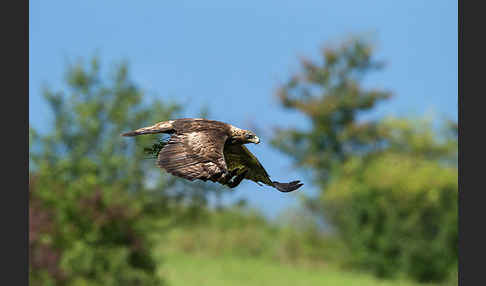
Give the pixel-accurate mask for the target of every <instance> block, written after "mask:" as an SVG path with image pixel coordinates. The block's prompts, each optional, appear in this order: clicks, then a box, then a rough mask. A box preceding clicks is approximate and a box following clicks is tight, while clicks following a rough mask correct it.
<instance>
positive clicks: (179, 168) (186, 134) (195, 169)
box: [122, 118, 303, 192]
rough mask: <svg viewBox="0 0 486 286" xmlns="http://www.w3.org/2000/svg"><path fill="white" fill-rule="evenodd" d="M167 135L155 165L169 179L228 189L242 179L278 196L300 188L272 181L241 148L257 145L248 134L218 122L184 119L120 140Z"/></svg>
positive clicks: (136, 131)
mask: <svg viewBox="0 0 486 286" xmlns="http://www.w3.org/2000/svg"><path fill="white" fill-rule="evenodd" d="M155 133H166V134H170V135H171V137H170V139H169V140H168V141H167V142H165V143H164V144H163V147H162V148H161V149H160V151H159V152H158V155H157V164H158V166H159V167H161V168H163V169H165V170H166V171H167V172H169V173H171V174H172V175H175V176H178V177H181V178H184V179H187V180H190V181H193V180H195V179H199V180H203V181H207V180H210V181H213V182H218V183H220V184H222V185H226V186H228V187H230V188H234V187H236V186H238V185H239V184H240V183H241V181H242V180H243V179H249V180H252V181H254V182H256V183H257V184H259V185H260V183H264V184H266V185H269V186H272V187H274V188H276V189H277V190H279V191H281V192H291V191H295V190H297V189H298V188H300V187H301V186H302V185H303V184H301V183H300V181H293V182H290V183H280V182H276V181H271V180H270V176H269V175H268V174H267V172H266V171H265V169H264V168H263V166H262V165H261V164H260V162H259V161H258V159H257V158H256V157H255V156H254V155H253V154H252V153H251V152H250V151H249V150H248V149H247V148H246V147H245V146H244V144H247V143H255V144H258V143H260V139H259V138H258V137H257V136H256V135H255V134H254V133H253V132H251V131H248V130H243V129H240V128H237V127H235V126H233V125H231V124H227V123H224V122H220V121H214V120H207V119H200V118H183V119H176V120H169V121H163V122H159V123H157V124H154V125H152V126H148V127H144V128H140V129H137V130H135V131H131V132H127V133H123V134H122V136H137V135H144V134H155Z"/></svg>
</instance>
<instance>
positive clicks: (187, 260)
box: [159, 253, 423, 286]
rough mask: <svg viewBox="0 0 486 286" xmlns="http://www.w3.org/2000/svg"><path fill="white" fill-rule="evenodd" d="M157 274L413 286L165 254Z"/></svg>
mask: <svg viewBox="0 0 486 286" xmlns="http://www.w3.org/2000/svg"><path fill="white" fill-rule="evenodd" d="M164 261H165V262H164V263H163V265H162V267H161V269H160V271H159V273H160V275H162V276H163V277H164V279H166V281H167V282H168V283H169V285H170V286H192V285H194V286H205V285H207V286H220V285H221V286H223V285H225V286H226V285H232V286H240V285H241V286H243V285H245V286H248V285H252V286H253V285H255V286H260V285H261V286H274V285H275V286H286V285H288V286H301V285H302V286H307V285H330V286H341V285H343V286H344V285H345V286H353V285H356V286H372V285H373V286H375V285H377V286H388V285H390V286H391V285H399V286H412V285H415V286H417V285H423V284H414V283H411V282H405V281H393V280H392V281H384V280H377V279H375V278H373V277H372V276H370V275H366V274H359V273H352V272H343V271H339V270H336V269H332V268H331V267H320V268H319V269H312V268H310V267H305V266H296V267H293V266H291V265H285V264H281V263H273V264H272V261H269V260H267V259H258V258H249V259H243V258H237V257H217V258H210V257H207V256H201V255H190V254H180V253H178V254H174V253H172V254H165V255H164Z"/></svg>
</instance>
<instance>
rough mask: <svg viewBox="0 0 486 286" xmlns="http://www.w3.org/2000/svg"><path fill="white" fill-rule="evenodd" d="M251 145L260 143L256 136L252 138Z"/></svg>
mask: <svg viewBox="0 0 486 286" xmlns="http://www.w3.org/2000/svg"><path fill="white" fill-rule="evenodd" d="M253 143H255V144H258V143H260V138H258V137H257V136H255V138H253Z"/></svg>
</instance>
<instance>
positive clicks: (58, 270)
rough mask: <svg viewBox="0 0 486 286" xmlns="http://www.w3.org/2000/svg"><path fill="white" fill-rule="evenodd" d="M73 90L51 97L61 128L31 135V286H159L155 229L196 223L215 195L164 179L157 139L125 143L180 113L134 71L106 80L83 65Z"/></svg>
mask: <svg viewBox="0 0 486 286" xmlns="http://www.w3.org/2000/svg"><path fill="white" fill-rule="evenodd" d="M65 83H66V86H65V88H63V90H62V91H53V90H51V89H50V88H45V89H44V91H43V95H44V98H45V99H46V101H47V103H48V104H49V108H50V110H51V111H52V113H53V115H54V116H53V125H52V128H51V129H50V130H49V131H48V132H47V133H46V134H41V133H39V132H38V131H37V130H35V129H34V128H30V132H29V148H30V156H29V158H30V166H29V169H30V179H29V184H30V198H31V200H30V202H29V203H30V205H29V212H30V216H31V221H30V255H31V260H30V261H31V263H30V276H31V282H32V285H105V286H107V285H160V284H161V283H162V281H161V280H160V279H159V277H158V275H157V273H156V270H157V266H158V265H157V261H156V260H155V258H154V256H153V254H152V246H151V245H152V241H151V234H152V233H154V232H156V231H157V229H156V228H155V226H156V225H155V224H154V222H156V221H157V220H159V219H160V218H164V217H165V218H168V217H170V218H172V216H175V217H177V218H178V220H177V222H180V221H181V220H182V219H181V218H184V217H187V216H184V213H188V214H190V215H191V216H192V217H194V216H195V215H194V212H196V211H197V209H198V208H200V207H201V206H202V205H204V202H205V200H206V196H207V191H208V187H207V186H205V185H190V184H187V183H184V182H180V181H178V180H177V179H174V178H172V177H168V176H166V175H164V174H163V172H160V170H159V169H158V168H156V166H155V162H154V160H153V159H152V158H150V157H149V155H147V154H146V153H144V148H143V146H150V145H152V144H153V143H154V141H155V142H157V140H158V139H155V138H154V137H153V136H152V137H151V136H140V137H137V138H134V139H130V140H128V139H127V138H123V137H121V136H120V134H121V133H122V132H124V131H127V130H133V129H136V128H139V127H140V126H146V125H149V124H153V123H154V122H158V121H163V120H168V119H170V118H173V117H176V116H177V115H178V114H180V111H181V107H180V106H179V105H178V104H176V103H174V102H167V101H164V102H163V101H161V100H158V99H154V100H148V98H146V96H145V94H144V91H143V90H142V89H141V88H140V87H139V86H138V85H137V84H135V83H134V82H133V81H132V80H131V79H130V76H129V69H128V65H127V64H126V63H121V64H118V65H117V66H116V67H115V68H114V69H113V71H112V72H111V73H101V69H100V64H99V60H98V59H97V58H93V59H92V60H91V61H90V62H89V63H85V62H82V61H80V62H77V63H75V64H73V65H70V66H68V68H67V72H66V75H65ZM192 191H194V192H192ZM193 193H194V194H193ZM188 194H190V195H188ZM195 194H196V195H195ZM191 216H189V217H191Z"/></svg>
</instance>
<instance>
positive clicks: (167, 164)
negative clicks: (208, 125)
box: [157, 130, 228, 182]
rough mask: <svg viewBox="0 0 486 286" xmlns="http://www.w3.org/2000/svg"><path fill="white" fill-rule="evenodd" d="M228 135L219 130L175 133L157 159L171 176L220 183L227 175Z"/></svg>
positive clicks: (160, 165)
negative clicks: (226, 150)
mask: <svg viewBox="0 0 486 286" xmlns="http://www.w3.org/2000/svg"><path fill="white" fill-rule="evenodd" d="M227 138H228V136H227V135H226V134H225V133H223V132H218V131H217V130H205V131H197V132H188V133H179V134H173V135H172V136H171V138H170V139H169V141H168V142H167V144H166V145H165V146H164V147H163V148H162V150H160V152H159V155H158V156H157V164H158V165H159V167H161V168H163V169H165V170H166V171H167V172H168V173H171V174H173V175H175V176H178V177H182V178H184V179H188V180H190V181H192V180H195V179H200V180H203V181H206V180H211V181H214V182H216V181H217V180H218V178H220V177H221V175H223V174H224V173H226V172H227V167H226V163H225V160H224V157H223V148H224V145H225V142H226V139H227Z"/></svg>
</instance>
